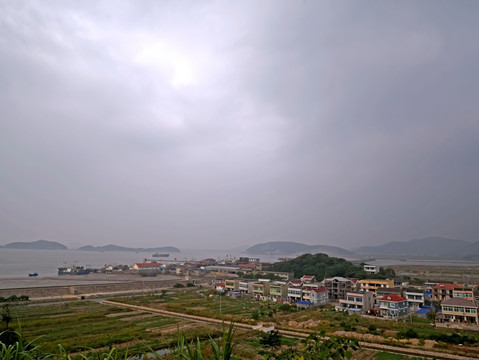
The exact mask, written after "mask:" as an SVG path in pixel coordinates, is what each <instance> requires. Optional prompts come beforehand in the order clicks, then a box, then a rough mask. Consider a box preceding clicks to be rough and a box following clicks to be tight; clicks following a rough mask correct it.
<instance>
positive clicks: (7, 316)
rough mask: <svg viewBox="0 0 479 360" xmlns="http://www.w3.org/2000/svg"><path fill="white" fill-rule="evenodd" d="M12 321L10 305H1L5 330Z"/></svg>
mask: <svg viewBox="0 0 479 360" xmlns="http://www.w3.org/2000/svg"><path fill="white" fill-rule="evenodd" d="M12 320H13V318H12V315H11V314H10V304H5V305H3V313H2V322H3V323H4V324H5V328H6V329H8V327H9V325H10V322H11V321H12Z"/></svg>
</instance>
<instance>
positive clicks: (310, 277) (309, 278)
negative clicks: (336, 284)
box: [301, 275, 316, 284]
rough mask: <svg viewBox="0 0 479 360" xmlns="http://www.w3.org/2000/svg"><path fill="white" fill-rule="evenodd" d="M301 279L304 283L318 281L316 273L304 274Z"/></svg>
mask: <svg viewBox="0 0 479 360" xmlns="http://www.w3.org/2000/svg"><path fill="white" fill-rule="evenodd" d="M301 281H302V282H303V283H304V284H310V283H312V282H316V277H315V276H314V275H303V277H302V278H301Z"/></svg>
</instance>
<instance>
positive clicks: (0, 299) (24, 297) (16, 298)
mask: <svg viewBox="0 0 479 360" xmlns="http://www.w3.org/2000/svg"><path fill="white" fill-rule="evenodd" d="M28 299H29V298H28V296H27V295H20V296H17V295H12V296H9V297H7V298H5V297H3V296H0V302H14V301H28Z"/></svg>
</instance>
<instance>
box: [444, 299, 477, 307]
mask: <svg viewBox="0 0 479 360" xmlns="http://www.w3.org/2000/svg"><path fill="white" fill-rule="evenodd" d="M441 305H453V306H470V307H477V305H476V303H474V302H472V301H471V300H467V299H463V298H452V299H447V300H443V301H442V302H441Z"/></svg>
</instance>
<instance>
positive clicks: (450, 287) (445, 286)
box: [433, 283, 464, 290]
mask: <svg viewBox="0 0 479 360" xmlns="http://www.w3.org/2000/svg"><path fill="white" fill-rule="evenodd" d="M433 289H448V290H453V289H464V286H462V285H457V284H444V283H441V284H436V285H434V287H433Z"/></svg>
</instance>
